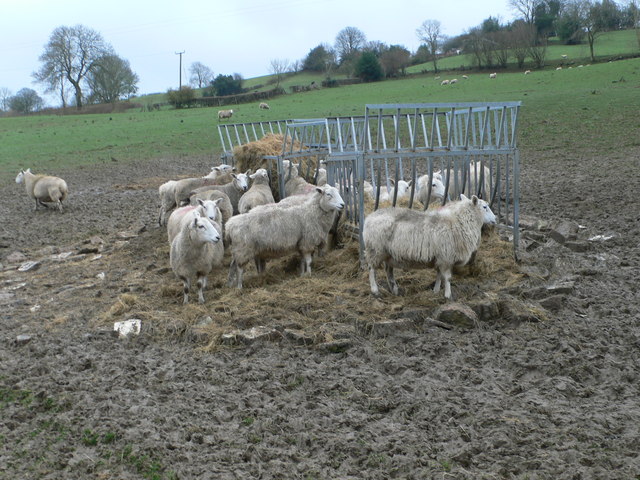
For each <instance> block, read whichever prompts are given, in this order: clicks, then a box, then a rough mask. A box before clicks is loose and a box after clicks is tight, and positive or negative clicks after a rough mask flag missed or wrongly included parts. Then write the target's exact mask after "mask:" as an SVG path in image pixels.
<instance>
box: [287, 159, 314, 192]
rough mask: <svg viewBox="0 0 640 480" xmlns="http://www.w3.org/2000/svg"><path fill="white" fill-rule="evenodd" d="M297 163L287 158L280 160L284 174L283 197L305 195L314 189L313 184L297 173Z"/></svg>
mask: <svg viewBox="0 0 640 480" xmlns="http://www.w3.org/2000/svg"><path fill="white" fill-rule="evenodd" d="M298 166H299V164H297V163H291V162H289V160H283V161H282V169H283V172H284V176H285V180H286V181H285V184H284V194H285V197H290V196H291V195H305V194H307V193H311V192H313V191H314V187H315V185H312V184H311V183H309V182H307V181H306V180H305V179H304V178H302V177H301V176H299V174H298Z"/></svg>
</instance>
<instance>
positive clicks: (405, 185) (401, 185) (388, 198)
mask: <svg viewBox="0 0 640 480" xmlns="http://www.w3.org/2000/svg"><path fill="white" fill-rule="evenodd" d="M389 183H391V186H390V187H388V188H385V189H384V190H382V191H381V192H380V201H381V202H392V201H393V196H394V195H395V191H396V190H398V196H397V199H398V200H400V199H402V198H407V197H408V196H409V189H410V188H411V182H410V181H409V182H407V181H405V180H398V182H397V184H396V182H395V181H394V180H389Z"/></svg>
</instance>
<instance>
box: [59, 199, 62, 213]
mask: <svg viewBox="0 0 640 480" xmlns="http://www.w3.org/2000/svg"><path fill="white" fill-rule="evenodd" d="M58 210H59V211H60V213H62V200H58Z"/></svg>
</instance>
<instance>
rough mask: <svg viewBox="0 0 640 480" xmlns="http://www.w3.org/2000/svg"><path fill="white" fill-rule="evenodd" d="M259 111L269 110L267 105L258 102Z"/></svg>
mask: <svg viewBox="0 0 640 480" xmlns="http://www.w3.org/2000/svg"><path fill="white" fill-rule="evenodd" d="M259 107H260V110H269V104H268V103H265V102H260V105H259Z"/></svg>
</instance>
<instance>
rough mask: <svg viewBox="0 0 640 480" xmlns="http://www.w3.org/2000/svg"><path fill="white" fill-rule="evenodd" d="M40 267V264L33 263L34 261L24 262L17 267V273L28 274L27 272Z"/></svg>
mask: <svg viewBox="0 0 640 480" xmlns="http://www.w3.org/2000/svg"><path fill="white" fill-rule="evenodd" d="M40 265H41V264H40V262H34V261H30V262H25V263H23V264H22V265H20V266H19V267H18V271H19V272H29V271H33V270H37V269H38V268H40Z"/></svg>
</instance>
